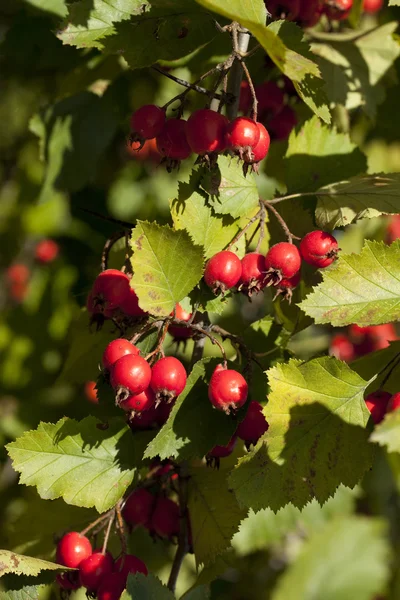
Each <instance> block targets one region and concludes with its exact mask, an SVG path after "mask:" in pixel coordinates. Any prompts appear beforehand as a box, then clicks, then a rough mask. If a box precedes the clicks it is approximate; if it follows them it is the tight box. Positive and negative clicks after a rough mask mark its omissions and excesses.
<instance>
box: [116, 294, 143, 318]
mask: <svg viewBox="0 0 400 600" xmlns="http://www.w3.org/2000/svg"><path fill="white" fill-rule="evenodd" d="M119 308H120V309H121V310H122V312H123V313H125V314H126V315H127V316H128V317H137V318H139V317H143V316H144V315H147V313H146V312H145V311H144V310H142V309H141V308H140V306H139V298H138V297H137V295H136V292H135V290H134V289H133V288H132V287H131V288H129V293H128V295H127V296H126V298H124V300H123V301H122V302H121V304H120V306H119Z"/></svg>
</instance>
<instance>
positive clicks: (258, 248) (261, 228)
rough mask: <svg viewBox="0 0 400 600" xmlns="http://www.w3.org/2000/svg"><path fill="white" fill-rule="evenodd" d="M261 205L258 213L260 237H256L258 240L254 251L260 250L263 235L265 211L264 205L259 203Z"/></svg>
mask: <svg viewBox="0 0 400 600" xmlns="http://www.w3.org/2000/svg"><path fill="white" fill-rule="evenodd" d="M261 206H262V212H261V215H260V237H259V238H258V242H257V246H256V252H260V248H261V244H262V243H263V241H264V237H265V217H266V216H267V215H266V212H265V206H264V204H262V203H261Z"/></svg>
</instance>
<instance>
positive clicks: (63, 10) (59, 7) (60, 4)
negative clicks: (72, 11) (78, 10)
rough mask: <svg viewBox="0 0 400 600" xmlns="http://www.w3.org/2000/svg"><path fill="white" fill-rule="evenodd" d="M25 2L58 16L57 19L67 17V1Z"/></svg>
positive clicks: (27, 0) (37, 0)
mask: <svg viewBox="0 0 400 600" xmlns="http://www.w3.org/2000/svg"><path fill="white" fill-rule="evenodd" d="M24 2H26V4H30V5H31V6H33V7H35V8H38V9H39V10H43V11H45V12H49V13H52V14H53V15H57V17H65V15H66V14H67V12H68V11H67V7H66V5H65V0H24Z"/></svg>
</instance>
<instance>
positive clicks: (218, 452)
mask: <svg viewBox="0 0 400 600" xmlns="http://www.w3.org/2000/svg"><path fill="white" fill-rule="evenodd" d="M236 441H237V436H236V434H235V435H233V436H232V437H231V439H230V440H229V442H228V443H227V445H226V446H214V448H213V449H212V450H210V452H208V454H207V455H206V463H207V466H209V467H215V468H217V469H219V463H220V459H221V458H227V457H228V456H230V455H231V454H232V452H233V451H234V449H235V446H236Z"/></svg>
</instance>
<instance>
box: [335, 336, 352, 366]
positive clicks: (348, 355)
mask: <svg viewBox="0 0 400 600" xmlns="http://www.w3.org/2000/svg"><path fill="white" fill-rule="evenodd" d="M329 354H331V355H332V356H336V358H338V359H339V360H343V361H345V362H350V361H352V360H354V358H355V357H356V351H355V348H354V344H353V343H352V342H351V341H350V340H349V338H348V337H347V335H345V334H343V333H338V334H337V335H334V336H333V338H332V340H331V343H330V346H329Z"/></svg>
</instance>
